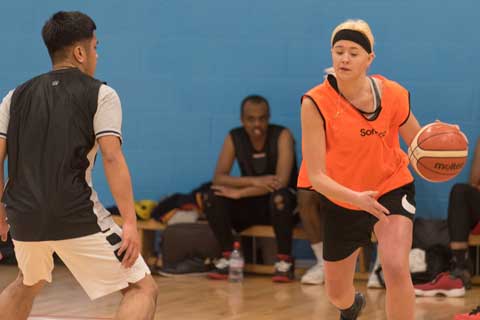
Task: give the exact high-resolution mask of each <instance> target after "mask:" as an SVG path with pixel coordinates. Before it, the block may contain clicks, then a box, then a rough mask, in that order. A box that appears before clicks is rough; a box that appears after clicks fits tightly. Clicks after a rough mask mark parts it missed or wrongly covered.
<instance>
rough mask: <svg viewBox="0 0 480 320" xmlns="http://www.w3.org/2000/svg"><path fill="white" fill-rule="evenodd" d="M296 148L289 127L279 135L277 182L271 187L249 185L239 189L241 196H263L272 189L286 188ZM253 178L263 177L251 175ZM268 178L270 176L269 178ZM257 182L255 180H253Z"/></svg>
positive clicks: (239, 195) (275, 178)
mask: <svg viewBox="0 0 480 320" xmlns="http://www.w3.org/2000/svg"><path fill="white" fill-rule="evenodd" d="M294 157H295V150H294V146H293V137H292V134H291V133H290V131H289V130H288V129H285V130H283V131H282V132H281V133H280V136H279V137H278V160H277V168H276V171H275V173H276V174H275V177H271V178H273V179H274V180H275V183H274V184H273V185H272V186H271V187H260V186H249V187H244V188H241V189H240V190H238V197H239V198H246V197H254V196H261V195H264V194H267V193H269V192H271V191H273V190H272V189H280V188H284V187H286V186H287V185H288V183H289V182H290V174H291V172H292V166H293V159H294ZM251 178H253V179H255V178H257V179H263V177H251ZM267 179H268V178H267ZM253 183H255V181H253Z"/></svg>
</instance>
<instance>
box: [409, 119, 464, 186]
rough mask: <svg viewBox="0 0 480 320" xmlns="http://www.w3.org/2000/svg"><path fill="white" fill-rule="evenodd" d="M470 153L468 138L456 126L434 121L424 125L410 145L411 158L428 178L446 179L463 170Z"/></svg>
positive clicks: (433, 180) (413, 165)
mask: <svg viewBox="0 0 480 320" xmlns="http://www.w3.org/2000/svg"><path fill="white" fill-rule="evenodd" d="M467 156H468V141H467V139H466V137H465V135H464V134H463V133H462V132H461V131H460V130H459V129H458V128H457V127H455V126H452V125H449V124H445V123H442V122H434V123H430V124H428V125H426V126H425V127H423V128H422V129H421V130H420V131H419V132H418V134H417V135H416V136H415V138H414V139H413V141H412V144H411V145H410V147H409V148H408V158H409V159H410V163H411V164H412V167H413V168H414V169H415V171H416V172H417V173H418V174H419V175H420V176H421V177H422V178H424V179H425V180H428V181H431V182H443V181H447V180H450V179H452V178H453V177H455V176H456V175H458V174H459V173H460V171H462V169H463V167H464V166H465V163H466V162H467Z"/></svg>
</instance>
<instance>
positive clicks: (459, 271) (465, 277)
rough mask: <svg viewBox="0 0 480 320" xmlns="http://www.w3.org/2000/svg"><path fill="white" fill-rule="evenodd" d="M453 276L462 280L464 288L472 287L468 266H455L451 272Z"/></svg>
mask: <svg viewBox="0 0 480 320" xmlns="http://www.w3.org/2000/svg"><path fill="white" fill-rule="evenodd" d="M451 274H452V275H453V276H455V277H456V278H459V279H461V280H462V282H463V285H464V286H465V289H471V288H472V273H471V272H470V270H469V269H468V268H458V267H457V268H455V269H453V271H452V272H451Z"/></svg>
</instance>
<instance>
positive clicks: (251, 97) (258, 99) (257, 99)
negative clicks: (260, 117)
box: [240, 94, 270, 117]
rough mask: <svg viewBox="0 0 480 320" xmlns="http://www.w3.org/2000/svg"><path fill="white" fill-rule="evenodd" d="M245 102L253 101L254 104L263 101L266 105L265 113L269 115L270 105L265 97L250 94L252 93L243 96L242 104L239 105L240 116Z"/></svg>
mask: <svg viewBox="0 0 480 320" xmlns="http://www.w3.org/2000/svg"><path fill="white" fill-rule="evenodd" d="M247 102H252V103H255V104H260V103H265V104H266V105H267V114H268V116H270V105H269V104H268V101H267V99H265V98H264V97H262V96H259V95H257V94H252V95H249V96H246V97H245V98H243V100H242V104H241V105H240V116H242V117H243V111H244V109H245V104H246V103H247Z"/></svg>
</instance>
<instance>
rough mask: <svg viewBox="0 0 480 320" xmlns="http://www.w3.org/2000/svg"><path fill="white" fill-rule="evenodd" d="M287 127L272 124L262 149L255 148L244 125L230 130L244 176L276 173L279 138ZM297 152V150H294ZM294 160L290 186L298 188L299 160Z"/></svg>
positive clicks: (269, 126)
mask: <svg viewBox="0 0 480 320" xmlns="http://www.w3.org/2000/svg"><path fill="white" fill-rule="evenodd" d="M283 130H285V127H282V126H279V125H275V124H270V125H268V129H267V139H266V141H265V145H264V147H263V149H262V150H260V151H257V150H255V149H254V147H253V145H252V143H251V142H250V138H249V137H248V134H247V132H246V131H245V129H244V128H243V127H238V128H235V129H232V130H231V131H230V135H231V137H232V140H233V145H234V148H235V157H236V159H237V161H238V165H239V167H240V172H241V174H242V176H263V175H274V174H275V173H276V169H277V160H278V138H279V137H280V133H281V132H282V131H283ZM292 152H295V150H292ZM293 159H294V162H293V166H292V170H291V173H290V180H289V183H288V186H289V187H291V188H296V181H297V160H296V157H295V156H294V158H293Z"/></svg>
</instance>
